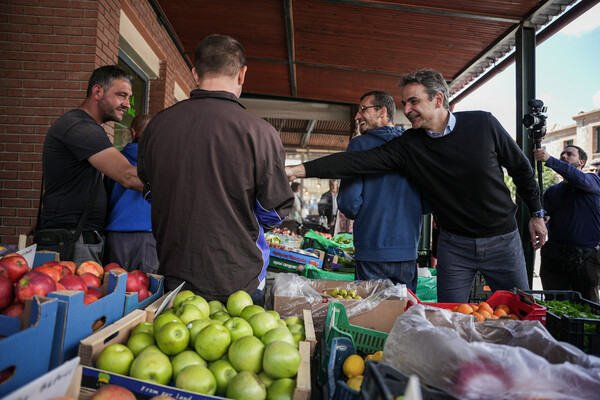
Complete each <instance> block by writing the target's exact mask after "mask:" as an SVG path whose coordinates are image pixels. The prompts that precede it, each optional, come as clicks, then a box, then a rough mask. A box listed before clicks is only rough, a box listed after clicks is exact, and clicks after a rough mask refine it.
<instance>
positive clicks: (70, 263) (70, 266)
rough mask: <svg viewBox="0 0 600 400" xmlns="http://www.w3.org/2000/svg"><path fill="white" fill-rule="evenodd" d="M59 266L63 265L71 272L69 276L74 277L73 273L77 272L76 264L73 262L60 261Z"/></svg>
mask: <svg viewBox="0 0 600 400" xmlns="http://www.w3.org/2000/svg"><path fill="white" fill-rule="evenodd" d="M59 264H62V265H65V266H66V267H67V268H69V269H70V270H71V274H72V275H75V271H77V264H75V263H74V262H73V261H61V262H59Z"/></svg>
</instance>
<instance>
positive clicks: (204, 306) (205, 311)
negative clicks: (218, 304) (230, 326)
mask: <svg viewBox="0 0 600 400" xmlns="http://www.w3.org/2000/svg"><path fill="white" fill-rule="evenodd" d="M185 304H193V305H195V306H196V307H198V310H200V311H201V312H202V317H201V318H202V319H208V318H209V317H210V307H209V306H208V302H207V301H206V300H204V297H202V296H191V297H188V298H187V299H185V300H183V302H182V303H181V306H183V305H185ZM181 306H180V307H181Z"/></svg>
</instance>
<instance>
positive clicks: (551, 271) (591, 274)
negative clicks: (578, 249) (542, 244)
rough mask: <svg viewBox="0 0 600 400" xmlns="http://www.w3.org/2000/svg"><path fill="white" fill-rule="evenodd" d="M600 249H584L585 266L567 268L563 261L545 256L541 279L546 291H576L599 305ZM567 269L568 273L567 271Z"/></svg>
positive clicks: (541, 266)
mask: <svg viewBox="0 0 600 400" xmlns="http://www.w3.org/2000/svg"><path fill="white" fill-rule="evenodd" d="M598 250H599V248H598V247H596V248H589V249H583V250H582V251H583V266H581V267H579V268H577V267H573V268H566V266H565V265H564V264H563V263H562V261H561V260H560V259H559V258H557V257H553V256H550V255H546V256H544V252H543V251H542V262H541V264H540V278H541V279H542V286H543V287H544V290H574V291H576V292H579V293H581V295H582V296H583V297H584V298H586V299H588V300H590V301H593V302H595V303H598V300H599V294H598V289H599V285H600V260H599V259H598V257H599V252H598ZM565 269H566V271H565Z"/></svg>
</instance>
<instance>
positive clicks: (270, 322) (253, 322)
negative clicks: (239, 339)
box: [248, 311, 279, 339]
mask: <svg viewBox="0 0 600 400" xmlns="http://www.w3.org/2000/svg"><path fill="white" fill-rule="evenodd" d="M248 322H249V323H250V326H251V327H252V331H253V332H254V336H256V337H257V338H259V339H262V337H263V335H264V334H265V333H267V332H268V331H270V330H271V329H273V328H277V327H278V326H279V324H278V323H277V319H276V318H275V317H274V316H273V315H271V314H269V313H268V312H266V311H264V312H261V313H258V314H254V315H253V316H251V317H250V319H249V320H248Z"/></svg>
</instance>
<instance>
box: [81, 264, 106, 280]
mask: <svg viewBox="0 0 600 400" xmlns="http://www.w3.org/2000/svg"><path fill="white" fill-rule="evenodd" d="M86 272H90V273H92V274H94V275H96V276H97V277H98V278H100V280H102V277H103V276H104V268H102V265H100V264H98V263H97V262H95V261H84V262H82V263H81V264H80V265H79V267H77V275H83V274H85V273H86Z"/></svg>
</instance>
